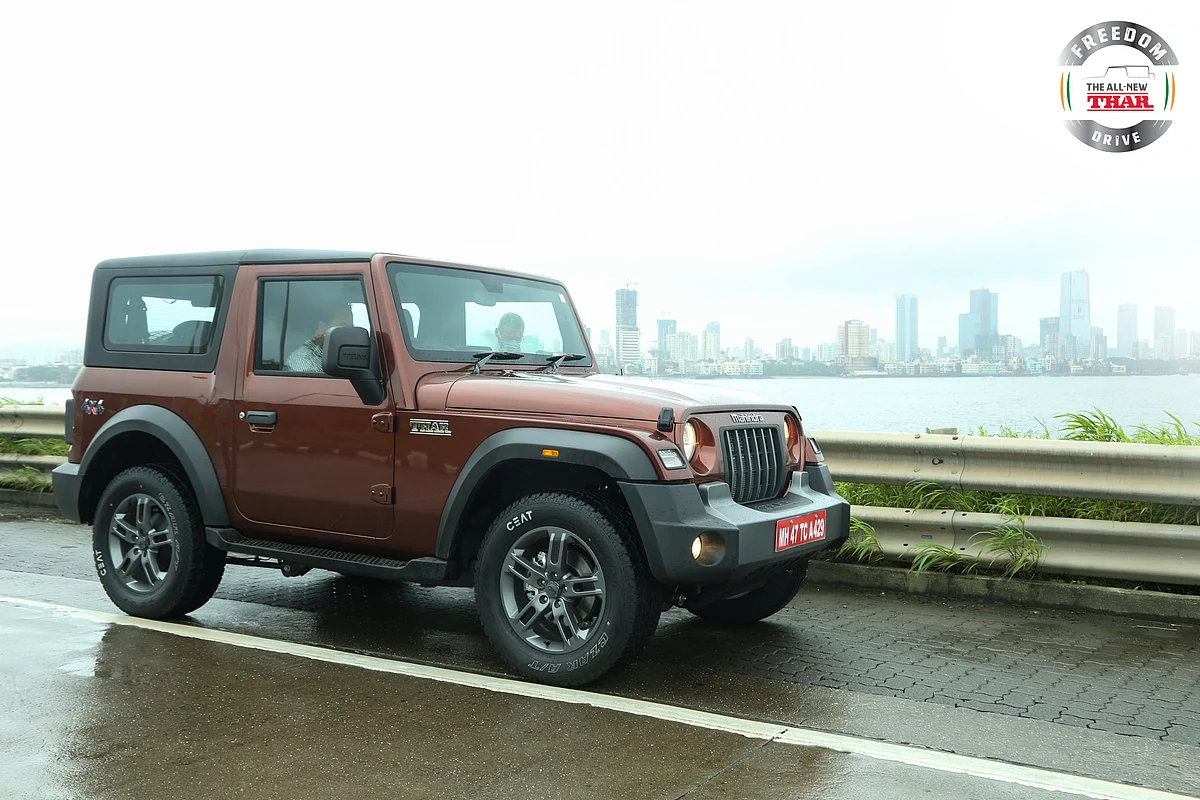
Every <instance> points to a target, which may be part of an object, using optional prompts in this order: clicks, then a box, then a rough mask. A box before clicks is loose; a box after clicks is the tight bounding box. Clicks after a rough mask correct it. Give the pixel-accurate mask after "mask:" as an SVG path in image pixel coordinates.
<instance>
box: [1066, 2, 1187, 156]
mask: <svg viewBox="0 0 1200 800" xmlns="http://www.w3.org/2000/svg"><path fill="white" fill-rule="evenodd" d="M1058 63H1059V66H1060V67H1062V68H1063V69H1062V71H1061V74H1060V75H1059V79H1058V99H1059V102H1060V103H1061V104H1062V110H1063V113H1064V114H1066V115H1067V117H1068V119H1067V120H1066V126H1067V130H1069V131H1070V132H1071V133H1073V134H1074V135H1075V138H1076V139H1078V140H1079V141H1081V142H1083V143H1084V144H1087V145H1090V146H1091V147H1094V148H1095V149H1097V150H1103V151H1104V152H1106V153H1126V152H1129V151H1130V150H1138V149H1140V148H1142V147H1145V146H1146V145H1148V144H1150V143H1151V142H1155V141H1158V139H1159V138H1160V137H1161V136H1162V135H1163V134H1164V133H1166V131H1167V128H1169V127H1171V116H1172V114H1173V112H1174V110H1175V71H1174V69H1173V68H1174V67H1176V66H1177V65H1178V64H1179V61H1178V60H1177V59H1176V58H1175V51H1174V50H1172V49H1171V47H1170V45H1168V44H1167V43H1166V41H1164V40H1163V38H1162V37H1161V36H1159V35H1158V34H1157V33H1155V32H1154V31H1152V30H1150V29H1149V28H1147V27H1146V26H1145V25H1137V24H1135V23H1133V22H1104V23H1101V24H1099V25H1093V26H1091V27H1090V28H1085V29H1084V30H1082V31H1080V32H1079V33H1078V34H1077V35H1076V36H1075V38H1073V39H1072V40H1071V41H1070V42H1068V43H1067V46H1066V47H1065V48H1063V51H1062V55H1061V56H1059V59H1058Z"/></svg>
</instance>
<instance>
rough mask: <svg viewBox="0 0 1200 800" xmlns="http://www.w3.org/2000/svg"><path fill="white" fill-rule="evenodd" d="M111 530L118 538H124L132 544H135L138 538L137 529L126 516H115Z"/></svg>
mask: <svg viewBox="0 0 1200 800" xmlns="http://www.w3.org/2000/svg"><path fill="white" fill-rule="evenodd" d="M110 530H111V531H112V532H113V533H114V534H116V535H117V537H118V538H120V539H123V540H124V541H126V542H129V543H130V544H133V543H134V541H135V540H136V539H137V529H136V528H134V527H133V526H132V525H130V524H129V522H128V520H126V519H124V518H118V517H113V522H112V527H111V528H110Z"/></svg>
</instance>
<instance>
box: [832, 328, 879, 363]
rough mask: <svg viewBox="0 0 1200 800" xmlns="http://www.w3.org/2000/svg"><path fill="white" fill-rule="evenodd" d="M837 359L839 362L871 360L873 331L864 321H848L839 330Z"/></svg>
mask: <svg viewBox="0 0 1200 800" xmlns="http://www.w3.org/2000/svg"><path fill="white" fill-rule="evenodd" d="M836 343H837V357H838V359H839V360H849V359H852V358H869V357H870V355H871V329H870V328H869V327H868V326H866V325H864V324H863V322H862V320H858V319H848V320H846V321H845V322H843V323H842V324H841V325H838V328H837V338H836Z"/></svg>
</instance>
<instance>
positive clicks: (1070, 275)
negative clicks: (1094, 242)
mask: <svg viewBox="0 0 1200 800" xmlns="http://www.w3.org/2000/svg"><path fill="white" fill-rule="evenodd" d="M1091 344H1092V305H1091V300H1090V299H1089V294H1088V274H1087V272H1085V271H1084V270H1081V269H1080V270H1075V271H1074V272H1064V273H1063V274H1062V293H1061V295H1060V296H1059V301H1058V348H1059V352H1060V353H1061V354H1062V357H1063V358H1067V360H1073V359H1071V358H1069V357H1068V356H1067V350H1068V348H1070V349H1071V352H1072V353H1074V356H1075V357H1076V358H1083V357H1084V356H1085V355H1086V354H1087V353H1088V352H1089V351H1090V350H1091Z"/></svg>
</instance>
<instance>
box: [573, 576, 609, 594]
mask: <svg viewBox="0 0 1200 800" xmlns="http://www.w3.org/2000/svg"><path fill="white" fill-rule="evenodd" d="M603 596H604V587H603V586H601V585H600V576H599V575H584V576H582V577H579V578H567V579H566V580H565V581H563V597H603Z"/></svg>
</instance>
